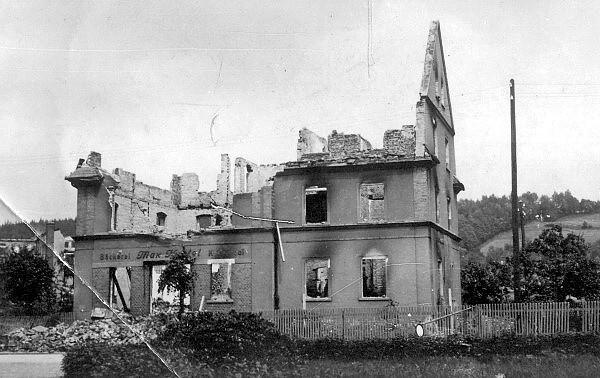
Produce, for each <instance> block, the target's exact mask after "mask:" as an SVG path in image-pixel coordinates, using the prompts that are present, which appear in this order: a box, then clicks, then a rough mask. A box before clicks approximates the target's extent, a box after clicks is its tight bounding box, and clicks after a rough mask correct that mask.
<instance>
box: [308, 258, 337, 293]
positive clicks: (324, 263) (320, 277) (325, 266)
mask: <svg viewBox="0 0 600 378" xmlns="http://www.w3.org/2000/svg"><path fill="white" fill-rule="evenodd" d="M330 268H331V264H330V262H329V259H327V258H311V259H308V260H306V262H305V263H304V277H305V280H304V281H305V284H304V293H305V294H306V298H329V273H330Z"/></svg>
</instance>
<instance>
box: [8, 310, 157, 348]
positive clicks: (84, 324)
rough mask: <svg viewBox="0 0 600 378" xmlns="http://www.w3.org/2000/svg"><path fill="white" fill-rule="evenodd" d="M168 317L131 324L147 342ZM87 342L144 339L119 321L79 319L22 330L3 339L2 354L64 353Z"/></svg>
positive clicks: (15, 331)
mask: <svg viewBox="0 0 600 378" xmlns="http://www.w3.org/2000/svg"><path fill="white" fill-rule="evenodd" d="M164 320H165V318H164V317H163V318H158V317H151V316H147V317H143V318H137V319H136V320H135V321H134V320H133V319H129V320H128V321H129V324H131V326H132V328H133V329H135V330H136V331H139V332H141V333H142V334H143V335H144V336H145V337H146V339H147V340H149V341H151V340H154V339H156V337H158V332H160V331H161V330H162V329H164V327H165V322H164ZM86 342H104V343H107V344H109V345H131V344H140V343H142V340H141V339H140V338H139V337H138V336H137V335H136V334H134V333H133V332H132V331H131V330H130V329H129V328H127V327H126V326H125V325H124V324H123V323H121V321H119V320H117V319H114V320H113V319H112V318H109V319H101V320H93V321H91V320H78V321H75V322H73V323H72V324H70V325H69V324H64V323H60V324H58V325H56V326H54V327H50V328H47V327H43V326H36V327H33V328H31V329H27V328H19V329H16V330H14V331H12V332H10V333H8V334H7V335H6V336H5V340H0V351H1V350H7V351H10V352H41V353H44V352H63V351H66V350H67V349H69V348H70V347H72V346H75V345H79V344H83V343H86Z"/></svg>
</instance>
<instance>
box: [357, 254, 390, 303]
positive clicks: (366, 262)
mask: <svg viewBox="0 0 600 378" xmlns="http://www.w3.org/2000/svg"><path fill="white" fill-rule="evenodd" d="M387 261H388V260H387V257H385V256H379V257H364V258H363V259H362V280H363V287H362V296H363V298H382V297H385V296H386V290H387V289H386V279H387V274H386V273H387Z"/></svg>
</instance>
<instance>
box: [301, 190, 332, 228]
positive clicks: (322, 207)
mask: <svg viewBox="0 0 600 378" xmlns="http://www.w3.org/2000/svg"><path fill="white" fill-rule="evenodd" d="M305 200H306V223H327V188H322V187H317V186H311V187H309V188H306V190H305Z"/></svg>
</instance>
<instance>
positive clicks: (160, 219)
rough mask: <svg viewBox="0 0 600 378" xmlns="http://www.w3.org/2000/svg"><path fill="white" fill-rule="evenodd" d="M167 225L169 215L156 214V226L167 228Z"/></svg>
mask: <svg viewBox="0 0 600 378" xmlns="http://www.w3.org/2000/svg"><path fill="white" fill-rule="evenodd" d="M166 223H167V214H165V213H163V212H158V213H156V225H157V226H165V224H166Z"/></svg>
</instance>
